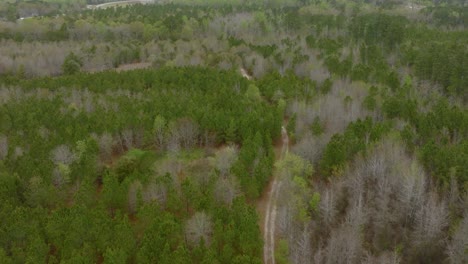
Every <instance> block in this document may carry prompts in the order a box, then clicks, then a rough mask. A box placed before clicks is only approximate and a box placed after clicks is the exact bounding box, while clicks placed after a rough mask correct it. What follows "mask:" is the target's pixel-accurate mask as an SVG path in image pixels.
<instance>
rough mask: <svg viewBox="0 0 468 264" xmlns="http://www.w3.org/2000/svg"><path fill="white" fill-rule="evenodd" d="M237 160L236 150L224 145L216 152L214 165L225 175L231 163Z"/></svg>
mask: <svg viewBox="0 0 468 264" xmlns="http://www.w3.org/2000/svg"><path fill="white" fill-rule="evenodd" d="M236 160H237V150H236V148H235V147H233V146H229V147H225V148H222V149H221V150H219V151H218V152H216V157H215V167H216V168H217V169H218V170H219V172H220V173H221V176H223V177H224V176H226V175H227V174H228V172H229V170H230V169H231V166H232V164H233V163H234V162H235V161H236Z"/></svg>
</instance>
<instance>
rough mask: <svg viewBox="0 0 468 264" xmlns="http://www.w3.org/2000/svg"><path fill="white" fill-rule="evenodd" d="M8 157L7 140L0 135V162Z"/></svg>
mask: <svg viewBox="0 0 468 264" xmlns="http://www.w3.org/2000/svg"><path fill="white" fill-rule="evenodd" d="M7 155H8V138H7V137H6V136H5V135H0V160H3V159H5V158H6V156H7Z"/></svg>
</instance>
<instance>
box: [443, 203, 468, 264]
mask: <svg viewBox="0 0 468 264" xmlns="http://www.w3.org/2000/svg"><path fill="white" fill-rule="evenodd" d="M467 250H468V212H467V213H465V215H464V217H463V219H462V220H461V221H460V223H459V224H458V226H457V228H456V229H455V231H454V232H453V236H452V240H451V241H450V243H449V244H448V246H447V255H448V259H449V261H450V263H452V264H463V263H468V254H467Z"/></svg>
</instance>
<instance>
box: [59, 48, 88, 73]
mask: <svg viewBox="0 0 468 264" xmlns="http://www.w3.org/2000/svg"><path fill="white" fill-rule="evenodd" d="M81 66H83V62H82V60H81V59H80V58H79V57H78V56H77V55H75V53H73V52H71V53H70V54H68V55H67V57H65V61H64V62H63V65H62V71H63V74H66V75H69V74H75V73H77V72H79V71H80V69H81Z"/></svg>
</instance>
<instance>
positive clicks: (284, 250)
mask: <svg viewBox="0 0 468 264" xmlns="http://www.w3.org/2000/svg"><path fill="white" fill-rule="evenodd" d="M288 256H289V246H288V242H287V241H286V240H284V239H280V240H279V241H278V246H277V248H276V250H275V261H276V263H278V264H288V263H289V260H288Z"/></svg>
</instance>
